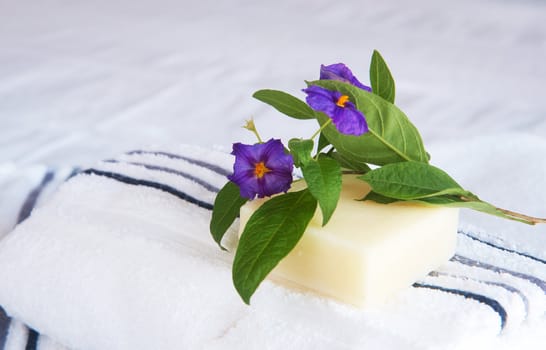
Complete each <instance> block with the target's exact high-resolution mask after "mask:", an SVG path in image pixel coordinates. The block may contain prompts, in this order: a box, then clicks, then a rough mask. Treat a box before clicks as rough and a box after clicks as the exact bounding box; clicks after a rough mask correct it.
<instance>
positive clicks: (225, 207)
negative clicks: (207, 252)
mask: <svg viewBox="0 0 546 350" xmlns="http://www.w3.org/2000/svg"><path fill="white" fill-rule="evenodd" d="M246 202H247V199H246V198H243V197H241V194H240V190H239V187H238V186H237V185H236V184H234V183H233V182H231V181H229V182H228V183H226V184H225V186H224V187H223V188H222V189H221V190H220V192H218V195H217V196H216V199H215V200H214V207H213V210H212V218H211V220H210V232H211V234H212V237H213V238H214V241H215V242H216V243H218V245H219V246H220V248H222V249H224V247H222V238H223V237H224V235H225V233H226V231H227V229H228V228H229V227H230V226H231V224H232V223H233V221H235V219H236V218H237V217H238V216H239V210H240V209H241V207H242V206H243V204H245V203H246Z"/></svg>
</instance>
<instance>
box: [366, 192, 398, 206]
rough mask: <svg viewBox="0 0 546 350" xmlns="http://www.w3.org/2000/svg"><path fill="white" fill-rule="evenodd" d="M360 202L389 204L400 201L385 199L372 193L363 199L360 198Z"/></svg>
mask: <svg viewBox="0 0 546 350" xmlns="http://www.w3.org/2000/svg"><path fill="white" fill-rule="evenodd" d="M362 200H363V201H374V202H376V203H379V204H390V203H394V202H399V201H400V199H394V198H389V197H385V196H382V195H380V194H378V193H375V192H374V191H370V192H368V194H367V195H366V196H365V197H364V198H362Z"/></svg>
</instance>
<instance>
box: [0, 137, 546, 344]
mask: <svg viewBox="0 0 546 350" xmlns="http://www.w3.org/2000/svg"><path fill="white" fill-rule="evenodd" d="M232 161H233V159H232V157H231V156H230V155H228V154H225V153H222V152H215V151H211V150H209V149H202V148H196V147H189V146H188V147H180V148H178V149H176V150H175V151H168V152H167V151H158V150H153V151H144V150H137V151H132V152H128V153H126V154H123V155H121V156H120V157H117V158H114V159H109V160H106V161H103V162H101V163H99V164H97V165H96V166H94V167H92V168H89V169H85V170H82V171H80V172H78V174H77V175H75V173H76V170H77V169H72V168H66V169H45V168H38V169H34V171H33V172H31V173H32V174H30V175H28V176H26V177H21V176H15V175H14V174H15V173H16V172H14V173H13V174H12V175H13V176H11V177H8V176H4V178H2V179H1V180H2V182H1V183H0V184H1V185H2V187H1V190H2V191H3V192H5V193H9V196H8V197H5V198H10V201H11V206H4V207H5V208H3V209H2V216H1V217H2V219H3V221H5V222H9V220H12V222H15V221H17V222H21V224H20V225H18V226H17V227H16V229H15V230H14V231H12V232H11V233H9V234H6V235H5V237H4V238H3V239H2V240H0V283H1V284H0V305H1V306H2V307H3V309H2V310H1V311H0V349H2V350H3V349H10V350H11V349H17V350H19V349H41V350H47V349H66V348H74V349H152V348H157V349H181V348H182V349H232V348H239V349H254V348H261V349H281V348H282V349H364V348H366V349H416V350H417V349H468V348H473V347H472V346H474V347H475V346H481V347H482V348H487V346H499V344H501V345H502V344H506V343H508V342H509V341H511V340H513V339H516V340H518V341H521V342H523V341H524V340H525V341H526V342H527V343H525V344H526V346H528V347H527V348H533V346H534V344H535V343H536V344H540V341H541V339H540V338H539V335H538V334H539V333H540V332H537V333H533V331H534V330H536V329H540V327H544V324H545V311H546V282H545V281H546V260H545V259H544V257H540V256H534V255H532V254H528V253H527V252H526V251H525V247H521V246H518V247H517V249H516V248H515V247H514V246H513V245H511V243H510V242H509V241H506V240H504V241H501V240H499V239H498V238H496V237H495V235H494V234H486V233H483V232H471V231H468V230H464V231H463V230H461V231H459V235H458V236H459V237H458V247H457V253H456V255H455V256H454V257H453V258H452V259H451V261H449V262H447V263H446V264H445V265H444V266H442V267H441V268H439V269H438V270H437V271H433V272H432V273H430V275H428V276H426V277H425V278H423V279H422V280H420V281H418V282H416V283H415V284H414V285H413V287H410V288H408V289H407V290H405V291H403V292H402V293H400V294H399V295H398V296H397V297H396V298H394V299H393V300H392V301H390V302H389V303H387V304H386V305H384V306H381V307H378V308H376V309H373V310H369V311H365V312H364V311H360V310H357V309H354V308H352V307H350V306H346V305H343V304H340V303H337V302H335V301H332V300H328V299H324V298H321V297H318V296H315V295H313V294H312V293H302V292H296V291H292V290H289V289H286V288H284V287H280V286H277V285H275V284H274V283H272V282H269V281H265V282H264V283H263V284H262V286H261V287H260V289H259V290H258V291H257V293H256V294H255V296H254V298H253V300H252V305H251V306H246V305H244V304H243V303H242V302H241V301H240V299H239V297H238V295H237V294H236V292H235V291H234V289H233V287H232V282H231V269H230V266H231V259H232V255H231V254H230V253H227V252H223V251H220V250H219V249H218V246H217V245H216V244H215V243H214V242H213V240H212V238H211V237H210V233H209V220H210V214H211V208H212V204H213V201H214V197H215V195H216V193H217V192H218V190H219V189H220V188H221V187H222V186H223V185H224V183H225V181H226V175H227V174H229V173H230V171H231V170H230V168H231V166H232ZM14 179H19V180H20V181H18V183H19V182H21V181H22V180H21V179H24V180H25V181H24V184H23V185H20V186H19V187H17V186H15V185H14V184H15V182H16V181H15V180H14ZM67 179H68V180H67ZM60 183H63V184H62V185H61V186H60V187H59V189H58V190H57V191H56V192H54V193H53V189H54V188H56V187H58V185H59V184H60ZM14 188H16V189H17V190H16V191H15V190H14ZM25 188H26V189H25ZM23 189H25V190H23ZM52 193H53V194H52ZM51 194H52V195H51ZM46 197H50V198H49V199H48V200H47V201H45V200H44V199H45V198H46ZM36 205H37V206H38V207H37V208H35V210H34V211H32V209H33V208H34V207H35V206H36ZM13 207H16V208H17V209H16V210H15V209H13ZM8 208H9V209H8ZM31 212H32V214H31V215H30V213H31ZM29 215H30V217H29V218H28V219H27V220H25V219H26V218H27V217H28V216H29ZM8 217H10V219H9V220H8ZM5 226H6V227H7V224H5ZM234 231H235V228H232V230H231V231H230V232H229V234H228V237H227V242H226V243H225V245H226V246H227V247H228V248H231V249H230V250H233V247H234V245H235V241H236V238H235V237H236V234H235V232H234ZM53 339H55V340H53ZM542 340H543V338H542ZM60 344H63V345H60ZM520 344H523V343H520ZM536 348H539V347H538V345H537V347H536Z"/></svg>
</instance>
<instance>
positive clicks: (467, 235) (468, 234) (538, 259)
mask: <svg viewBox="0 0 546 350" xmlns="http://www.w3.org/2000/svg"><path fill="white" fill-rule="evenodd" d="M458 233H459V234H461V235H464V236H466V237H468V238H470V239H472V240H474V241H477V242H480V243H482V244H485V245H488V246H490V247H492V248H495V249H498V250H502V251H504V252H508V253H512V254H517V255H519V256H524V257H526V258H529V259H531V260H534V261H538V262H540V263H543V264H546V260H542V259H540V258H537V257H536V256H532V255H529V254H526V253H522V252H518V251H516V250H512V249H509V248H505V247H501V246H498V245H496V244H493V243H491V242H488V241H484V240H481V239H479V238H478V237H476V236H474V235H471V234H470V233H468V232H464V231H458Z"/></svg>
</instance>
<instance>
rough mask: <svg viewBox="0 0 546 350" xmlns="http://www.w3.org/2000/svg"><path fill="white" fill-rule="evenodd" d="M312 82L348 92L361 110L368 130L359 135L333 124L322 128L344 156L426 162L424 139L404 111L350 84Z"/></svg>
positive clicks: (353, 159)
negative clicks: (343, 132)
mask: <svg viewBox="0 0 546 350" xmlns="http://www.w3.org/2000/svg"><path fill="white" fill-rule="evenodd" d="M309 84H311V85H317V86H321V87H323V88H326V89H329V90H336V91H339V92H341V93H342V94H345V95H347V96H349V99H350V101H352V102H353V103H355V105H356V107H357V108H358V109H359V110H360V111H362V112H363V113H364V115H365V116H366V121H367V122H368V128H369V132H367V133H365V134H363V135H361V136H352V135H343V134H341V133H339V132H338V131H337V129H336V127H335V126H334V125H328V126H327V127H325V128H324V130H323V131H322V132H323V133H324V135H325V136H326V138H327V139H328V140H329V141H330V142H331V143H332V145H334V147H335V148H336V150H337V151H338V152H339V153H340V154H342V155H343V157H344V158H346V159H347V160H349V161H350V162H354V163H369V164H376V165H384V164H389V163H395V162H401V161H407V160H413V161H417V162H424V163H427V162H428V158H427V153H426V151H425V148H424V145H423V140H422V139H421V135H420V134H419V131H417V128H416V127H415V126H414V125H413V124H412V123H411V122H410V121H409V119H408V118H407V117H406V115H405V114H404V113H403V112H402V111H401V110H399V109H398V108H397V107H396V106H395V105H393V104H392V103H390V102H388V101H386V100H384V99H383V98H381V97H379V96H377V95H375V94H371V93H369V92H367V91H364V90H362V89H359V88H357V87H355V86H352V85H350V84H346V83H342V82H339V81H333V80H317V81H314V82H310V83H309ZM316 115H317V120H318V122H319V125H323V124H324V123H325V122H327V121H328V116H327V115H325V114H324V113H318V112H317V113H316Z"/></svg>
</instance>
